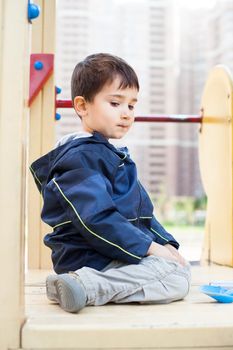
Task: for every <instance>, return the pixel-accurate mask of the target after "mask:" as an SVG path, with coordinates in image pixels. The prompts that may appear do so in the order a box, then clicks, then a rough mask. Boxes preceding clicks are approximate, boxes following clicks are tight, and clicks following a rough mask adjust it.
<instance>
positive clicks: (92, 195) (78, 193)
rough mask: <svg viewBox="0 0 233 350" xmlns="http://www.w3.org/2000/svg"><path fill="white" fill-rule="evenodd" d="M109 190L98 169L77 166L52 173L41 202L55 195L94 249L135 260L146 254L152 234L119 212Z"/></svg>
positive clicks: (109, 187) (51, 199) (113, 256)
mask: <svg viewBox="0 0 233 350" xmlns="http://www.w3.org/2000/svg"><path fill="white" fill-rule="evenodd" d="M111 191H112V188H111V183H110V181H109V180H108V178H106V177H105V176H103V175H102V174H100V173H99V172H98V171H96V170H93V169H90V168H87V167H85V168H78V169H73V170H69V171H66V172H63V173H61V174H60V175H59V174H58V175H55V176H54V178H53V179H51V181H50V182H49V183H48V184H47V189H45V191H44V202H51V201H54V195H55V201H59V203H60V204H61V206H62V207H63V210H64V211H65V212H66V215H67V217H68V219H69V220H71V221H72V223H73V225H75V227H76V228H77V230H78V232H79V233H80V234H81V235H82V236H83V238H84V239H85V240H86V241H88V243H89V244H90V246H92V248H93V249H95V250H96V251H98V252H99V253H101V254H103V255H105V256H107V257H110V258H112V259H117V260H121V261H124V262H126V263H132V264H137V263H139V262H140V260H141V259H142V258H143V257H144V256H146V253H147V251H148V249H149V246H150V244H151V243H152V238H150V237H149V236H147V235H146V234H145V233H144V232H142V231H141V230H139V229H138V228H137V227H135V226H133V225H132V224H131V223H130V222H128V220H127V219H125V218H124V216H122V215H121V214H120V213H119V211H118V210H117V209H116V206H115V204H114V201H113V200H112V197H111ZM46 196H47V198H46ZM49 196H52V197H53V198H52V197H51V198H50V199H49ZM129 205H130V203H129Z"/></svg>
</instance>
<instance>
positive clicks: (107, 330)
mask: <svg viewBox="0 0 233 350" xmlns="http://www.w3.org/2000/svg"><path fill="white" fill-rule="evenodd" d="M48 273H50V272H49V271H37V270H34V271H29V273H28V274H27V277H26V288H25V295H26V315H27V320H26V322H25V325H24V327H23V330H22V348H23V349H33V350H39V349H47V350H48V349H50V350H52V349H60V350H61V349H62V350H69V349H73V350H74V349H111V350H113V349H114V350H116V349H121V350H126V349H131V350H132V349H133V350H136V349H137V350H139V349H144V350H146V349H203V348H204V349H215V350H217V349H218V350H220V349H233V303H232V304H220V303H217V302H215V301H214V300H212V299H211V298H209V297H208V296H206V295H204V294H202V293H200V292H199V291H198V287H199V286H200V285H202V284H207V283H209V282H211V281H214V280H231V281H232V280H233V269H232V268H228V267H221V266H218V265H212V266H203V267H201V266H193V267H192V274H193V278H192V287H191V291H190V294H189V295H188V296H187V297H186V298H185V300H183V301H178V302H175V303H172V304H168V305H136V304H128V305H113V304H109V305H106V306H101V307H93V306H89V307H86V308H84V309H83V310H82V311H81V312H80V313H78V314H69V313H66V312H64V311H63V310H62V309H60V308H59V307H58V306H57V305H56V304H53V303H51V302H49V301H48V300H47V298H46V294H45V284H44V281H45V278H46V275H47V274H48Z"/></svg>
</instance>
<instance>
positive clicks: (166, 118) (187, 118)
mask: <svg viewBox="0 0 233 350" xmlns="http://www.w3.org/2000/svg"><path fill="white" fill-rule="evenodd" d="M72 107H73V105H72V101H71V100H56V108H72ZM135 121H136V122H160V123H169V122H170V123H201V122H202V116H201V115H189V114H170V115H169V114H164V115H158V114H153V115H141V116H138V117H135Z"/></svg>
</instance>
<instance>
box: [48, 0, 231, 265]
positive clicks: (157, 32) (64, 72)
mask: <svg viewBox="0 0 233 350" xmlns="http://www.w3.org/2000/svg"><path fill="white" fill-rule="evenodd" d="M97 52H108V53H112V54H115V55H118V56H120V57H122V58H124V59H125V60H126V61H127V62H128V63H129V64H130V65H131V66H132V67H133V68H134V69H135V71H136V72H137V75H138V77H139V82H140V94H139V102H138V104H137V108H136V112H135V115H136V116H139V115H150V114H199V113H200V108H201V95H202V92H203V88H204V84H205V81H206V79H207V76H208V73H209V72H210V70H211V68H212V67H214V66H215V65H216V64H224V65H227V66H228V67H229V68H230V70H231V72H233V0H202V1H199V0H195V1H190V0H57V44H56V63H55V64H56V70H55V71H56V85H57V86H59V87H61V88H62V93H61V95H59V98H60V99H70V80H71V74H72V71H73V69H74V66H75V65H76V64H77V62H79V61H80V60H83V59H84V58H85V57H86V56H87V55H89V54H92V53H97ZM60 113H61V115H62V118H61V120H60V121H58V122H57V127H56V137H57V139H59V138H60V137H62V136H63V135H65V134H68V133H71V132H75V131H78V130H80V129H81V124H80V120H79V118H78V117H77V116H76V115H75V113H74V111H73V110H72V109H69V110H68V109H64V110H61V111H60ZM198 131H199V125H197V124H193V125H189V124H175V123H135V124H134V126H133V127H132V129H131V131H130V132H129V134H128V135H127V136H125V137H124V139H122V140H117V141H116V140H110V141H111V142H112V143H114V144H115V145H121V146H122V145H127V147H128V148H129V151H130V154H131V157H132V158H133V159H134V161H135V162H136V164H137V166H138V175H139V179H140V180H141V182H142V183H143V185H144V187H145V188H146V189H147V191H148V192H149V194H150V196H151V199H152V200H153V202H154V205H155V215H156V216H157V217H159V219H160V221H161V222H162V223H163V224H164V225H165V227H166V228H167V229H168V230H169V231H170V232H171V233H172V234H174V235H175V237H176V238H177V239H178V240H180V241H181V243H183V248H182V249H183V254H184V255H185V256H186V257H187V258H188V259H189V260H199V259H200V255H201V243H202V240H203V234H204V221H205V213H206V196H205V192H204V189H203V187H202V183H201V177H200V171H199V164H198ZM181 252H182V251H181Z"/></svg>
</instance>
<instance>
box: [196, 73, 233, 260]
mask: <svg viewBox="0 0 233 350" xmlns="http://www.w3.org/2000/svg"><path fill="white" fill-rule="evenodd" d="M202 108H203V122H202V126H201V130H200V138H199V159H200V170H201V175H202V180H203V185H204V189H205V191H206V194H207V198H208V203H207V217H206V227H205V242H204V250H203V259H204V260H208V261H210V262H215V263H218V264H222V265H229V266H233V202H232V190H233V186H232V181H233V171H232V164H233V163H232V162H233V158H232V157H233V152H232V130H233V128H232V123H233V121H232V116H233V80H232V77H231V74H230V72H229V71H228V69H227V68H226V67H223V66H217V67H215V68H214V69H213V70H212V72H211V73H210V75H209V77H208V79H207V82H206V85H205V89H204V92H203V96H202Z"/></svg>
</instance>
